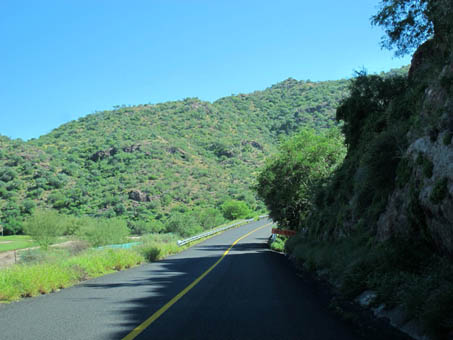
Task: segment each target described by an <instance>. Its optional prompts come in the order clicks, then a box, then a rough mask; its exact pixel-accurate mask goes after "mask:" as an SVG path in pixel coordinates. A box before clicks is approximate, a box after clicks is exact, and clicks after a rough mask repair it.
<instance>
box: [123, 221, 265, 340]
mask: <svg viewBox="0 0 453 340" xmlns="http://www.w3.org/2000/svg"><path fill="white" fill-rule="evenodd" d="M271 224H272V223H268V224H265V225H263V226H261V227H258V228H256V229H254V230H252V231H251V232H249V233H247V234H245V235H243V236H241V237H239V238H238V239H237V240H236V241H234V242H233V244H232V245H231V246H230V248H228V249H227V250H225V252H224V253H223V255H222V256H221V257H220V258H219V259H218V260H217V262H216V263H214V264H213V265H212V266H211V267H209V269H208V270H206V271H205V272H204V273H203V274H201V275H200V276H199V277H198V278H197V279H195V280H194V281H193V282H192V283H191V284H190V285H188V286H187V287H186V288H184V289H183V290H182V291H180V292H179V293H178V294H177V295H176V296H175V297H174V298H173V299H171V300H170V301H168V302H167V303H166V304H165V305H163V306H162V307H161V308H160V309H159V310H158V311H156V312H155V313H154V314H153V315H151V316H150V317H149V318H148V319H146V320H145V321H143V322H142V323H141V324H140V325H138V326H137V327H135V328H134V329H133V330H132V332H130V333H129V334H128V335H126V336H125V337H124V338H123V340H133V339H135V338H136V337H137V336H138V335H139V334H140V333H141V332H143V331H144V330H145V329H146V328H147V327H149V326H150V325H151V324H152V323H153V322H154V321H156V320H157V319H158V318H159V317H160V316H161V315H162V314H164V313H165V312H166V311H167V310H168V309H169V308H170V307H171V306H173V305H174V304H175V303H176V302H178V300H179V299H181V298H182V297H183V296H184V295H186V294H187V293H188V292H189V291H190V290H191V289H192V288H193V287H195V286H196V285H197V284H198V283H199V282H200V281H201V280H203V278H204V277H205V276H206V275H208V274H209V273H210V272H211V270H213V269H214V268H215V267H216V266H217V265H218V264H219V263H220V261H222V260H223V259H224V257H225V256H226V255H228V253H229V252H230V250H231V249H232V248H233V247H234V246H235V245H236V244H237V243H238V242H239V241H240V240H242V239H244V238H246V237H247V236H249V235H250V234H252V233H254V232H255V231H258V230H260V229H263V228H265V227H267V226H269V225H271Z"/></svg>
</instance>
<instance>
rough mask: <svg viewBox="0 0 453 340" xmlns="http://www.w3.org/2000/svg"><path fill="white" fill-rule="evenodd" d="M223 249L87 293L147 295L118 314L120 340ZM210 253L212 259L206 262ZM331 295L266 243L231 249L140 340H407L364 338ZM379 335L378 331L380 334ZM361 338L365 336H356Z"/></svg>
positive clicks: (366, 331)
mask: <svg viewBox="0 0 453 340" xmlns="http://www.w3.org/2000/svg"><path fill="white" fill-rule="evenodd" d="M228 248H229V247H228V246H225V245H221V244H219V245H203V244H201V245H198V246H196V247H194V249H193V251H192V253H194V254H195V255H196V254H198V255H199V256H194V254H191V253H188V255H190V256H189V257H182V256H174V257H170V258H167V259H165V260H162V261H159V262H156V263H153V264H150V265H145V266H142V267H140V271H139V274H140V275H138V276H139V279H131V280H129V281H128V282H124V283H115V284H93V283H86V284H84V286H88V287H92V288H100V289H118V290H119V291H120V290H123V289H127V288H129V287H138V286H140V287H142V288H144V290H143V294H141V295H142V296H141V297H140V298H134V299H129V300H126V302H124V303H123V306H118V307H119V310H120V312H121V313H122V315H123V317H122V318H123V320H124V321H123V322H122V323H121V326H123V327H126V328H127V329H128V330H129V331H127V332H113V331H112V333H111V334H109V335H108V338H110V339H122V338H123V337H124V336H126V335H127V334H128V333H129V332H130V331H132V329H134V328H135V327H136V326H138V325H139V324H141V323H142V322H143V321H145V320H146V319H147V318H148V317H150V316H151V315H152V314H153V313H154V312H156V311H157V310H158V309H159V308H161V307H162V306H163V305H165V304H166V303H167V302H168V301H169V300H170V299H172V298H173V297H174V296H176V295H177V294H178V293H179V292H180V291H181V290H183V289H184V288H185V287H186V286H187V285H189V284H190V283H191V282H193V281H194V280H195V279H196V278H197V277H199V276H200V275H201V274H202V273H203V272H204V271H205V270H206V269H207V268H209V267H210V266H211V265H212V264H213V263H215V262H216V261H217V260H218V259H219V257H220V256H221V253H222V252H223V251H225V250H226V249H228ZM207 252H208V254H207ZM330 299H331V295H330V294H329V292H328V291H327V290H326V289H325V287H322V286H320V285H319V283H317V282H315V281H313V280H312V279H310V278H307V277H305V278H300V277H298V276H296V275H295V270H294V269H293V268H292V267H291V265H290V264H289V262H288V260H287V259H286V257H284V256H282V255H280V254H277V253H275V252H271V251H269V250H268V249H267V247H266V245H265V243H264V242H263V241H262V240H259V242H249V243H240V244H237V245H236V246H234V248H233V249H232V251H231V252H230V253H229V254H228V255H227V256H226V257H225V258H224V260H223V261H222V262H221V263H220V264H219V265H218V266H217V267H216V268H214V270H213V271H212V272H210V273H209V274H208V275H207V276H206V277H205V278H204V279H203V280H202V281H200V283H199V284H198V285H196V286H195V287H194V288H193V289H192V290H191V291H190V292H188V293H187V294H186V295H185V296H183V297H182V298H181V299H180V300H179V301H178V302H177V303H175V304H174V305H173V306H172V307H170V309H168V310H167V311H166V312H165V313H164V314H162V315H161V316H160V317H159V318H158V319H157V320H156V321H155V322H154V323H153V324H152V325H151V326H150V327H148V328H147V329H146V330H145V331H144V332H143V333H142V334H141V335H140V336H139V337H137V339H198V340H200V339H261V340H263V339H304V340H310V339H320V340H328V339H335V340H342V339H348V340H349V339H370V340H374V339H376V340H377V339H408V338H407V337H405V336H402V335H401V334H400V333H399V332H396V331H394V330H393V329H390V328H386V327H383V328H381V327H382V324H377V325H374V324H370V325H366V326H364V327H362V328H360V329H359V330H358V329H357V327H355V326H352V324H351V323H348V322H346V321H344V320H340V317H339V316H338V315H335V314H334V313H333V312H332V310H330V309H329V303H330ZM376 327H378V328H376ZM358 333H361V334H358Z"/></svg>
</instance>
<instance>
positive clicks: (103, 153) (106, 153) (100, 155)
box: [90, 148, 118, 162]
mask: <svg viewBox="0 0 453 340" xmlns="http://www.w3.org/2000/svg"><path fill="white" fill-rule="evenodd" d="M117 152H118V149H117V148H108V149H106V150H100V151H96V152H95V153H94V154H92V155H91V157H90V159H91V160H92V161H93V162H97V161H100V160H102V159H104V158H107V157H110V156H113V155H115V154H116V153H117Z"/></svg>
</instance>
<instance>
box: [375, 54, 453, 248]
mask: <svg viewBox="0 0 453 340" xmlns="http://www.w3.org/2000/svg"><path fill="white" fill-rule="evenodd" d="M423 49H426V46H425V47H424V46H422V52H423ZM422 52H420V53H418V52H417V53H416V54H415V56H414V60H415V64H414V63H413V65H412V66H411V72H412V76H414V74H417V73H418V72H421V71H423V70H426V69H428V66H427V65H426V63H428V61H429V58H428V57H427V58H426V59H425V58H422V57H421V56H420V55H422V54H423V53H424V52H423V53H422ZM425 52H426V51H425ZM418 54H419V56H418V57H417V55H418ZM424 63H425V64H424ZM452 80H453V62H452V60H450V62H449V63H448V64H446V65H444V67H443V68H442V71H441V72H440V75H439V77H438V78H437V79H435V80H434V81H432V82H431V83H430V85H429V86H428V87H427V88H426V90H425V96H424V98H423V105H422V109H421V111H420V114H419V118H420V119H419V124H418V125H419V126H418V127H416V126H414V128H413V129H412V130H411V131H410V132H409V141H410V144H409V147H408V149H407V150H406V151H405V153H404V158H405V159H406V160H407V164H408V174H409V176H408V179H407V182H406V183H405V184H404V185H402V186H401V185H400V186H399V187H397V189H396V190H395V191H394V192H393V193H392V195H391V197H390V198H389V201H388V204H387V208H386V210H385V212H384V213H383V214H382V215H381V216H380V218H379V221H378V223H377V236H378V238H379V239H380V240H385V239H388V238H390V237H391V236H394V235H400V236H401V235H402V236H404V237H406V238H412V237H414V236H415V237H423V238H425V239H427V240H429V241H431V242H433V243H434V244H435V245H436V247H437V249H438V250H439V252H441V253H444V254H448V255H450V256H453V143H452V142H453V141H452V136H453V81H452Z"/></svg>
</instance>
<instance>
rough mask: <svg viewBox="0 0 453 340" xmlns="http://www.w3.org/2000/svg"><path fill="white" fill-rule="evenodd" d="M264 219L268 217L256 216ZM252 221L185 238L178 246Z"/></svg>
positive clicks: (252, 219) (244, 221) (243, 221)
mask: <svg viewBox="0 0 453 340" xmlns="http://www.w3.org/2000/svg"><path fill="white" fill-rule="evenodd" d="M265 217H268V215H262V216H258V218H259V219H260V220H261V219H263V218H265ZM254 220H255V219H254V218H251V219H248V220H242V221H239V222H236V223H233V224H230V225H227V226H225V227H222V228H217V229H213V230H209V231H206V232H204V233H202V234H198V235H195V236H192V237H189V238H186V239H184V240H179V241H178V246H180V247H181V246H183V245H185V244H187V243H190V242H193V241H196V240H199V239H200V238H203V237H207V236H211V235H214V234H217V233H220V232H221V231H224V230H227V229H230V228H233V227H236V226H238V225H239V224H242V223H247V222H252V221H254Z"/></svg>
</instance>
